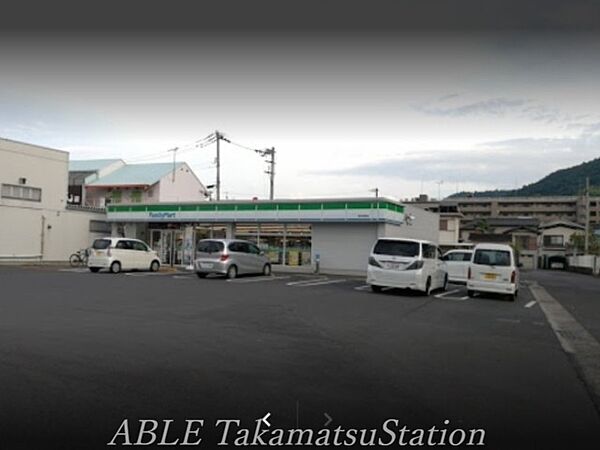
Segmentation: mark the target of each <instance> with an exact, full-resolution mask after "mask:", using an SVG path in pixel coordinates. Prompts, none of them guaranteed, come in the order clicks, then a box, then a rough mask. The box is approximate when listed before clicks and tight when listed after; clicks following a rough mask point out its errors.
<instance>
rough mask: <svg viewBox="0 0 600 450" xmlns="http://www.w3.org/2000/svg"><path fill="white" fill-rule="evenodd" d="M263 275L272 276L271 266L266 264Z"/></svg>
mask: <svg viewBox="0 0 600 450" xmlns="http://www.w3.org/2000/svg"><path fill="white" fill-rule="evenodd" d="M263 275H264V276H265V277H268V276H271V264H265V267H263Z"/></svg>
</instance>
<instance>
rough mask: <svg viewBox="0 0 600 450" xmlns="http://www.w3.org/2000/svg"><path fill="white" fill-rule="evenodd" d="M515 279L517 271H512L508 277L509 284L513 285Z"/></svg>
mask: <svg viewBox="0 0 600 450" xmlns="http://www.w3.org/2000/svg"><path fill="white" fill-rule="evenodd" d="M516 279H517V271H516V270H513V271H512V274H511V275H510V282H511V283H512V284H515V280H516Z"/></svg>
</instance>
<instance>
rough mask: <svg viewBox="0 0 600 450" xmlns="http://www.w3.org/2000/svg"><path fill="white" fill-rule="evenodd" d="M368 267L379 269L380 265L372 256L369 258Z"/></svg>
mask: <svg viewBox="0 0 600 450" xmlns="http://www.w3.org/2000/svg"><path fill="white" fill-rule="evenodd" d="M369 265H370V266H375V267H381V264H379V261H377V260H376V259H375V258H374V257H373V256H369Z"/></svg>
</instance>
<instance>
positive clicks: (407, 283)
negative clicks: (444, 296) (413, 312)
mask: <svg viewBox="0 0 600 450" xmlns="http://www.w3.org/2000/svg"><path fill="white" fill-rule="evenodd" d="M367 284H370V285H371V289H372V290H373V292H380V291H381V289H382V288H383V287H395V288H408V289H415V290H418V291H422V292H424V293H425V294H426V295H429V293H430V292H431V291H432V290H434V289H439V288H441V289H443V290H446V286H447V285H448V274H447V272H446V265H445V264H444V261H442V254H441V252H440V250H439V248H438V247H437V245H436V244H434V243H433V242H429V241H421V240H415V239H401V238H380V239H378V240H377V242H376V243H375V245H374V246H373V250H372V251H371V256H369V264H368V267H367Z"/></svg>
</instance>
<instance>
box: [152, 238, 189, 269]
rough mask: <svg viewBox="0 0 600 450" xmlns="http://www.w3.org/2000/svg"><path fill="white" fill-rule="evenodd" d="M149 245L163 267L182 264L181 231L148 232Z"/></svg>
mask: <svg viewBox="0 0 600 450" xmlns="http://www.w3.org/2000/svg"><path fill="white" fill-rule="evenodd" d="M150 236H151V240H150V245H151V246H152V249H153V250H154V251H156V252H157V253H158V256H159V258H160V261H161V263H162V265H163V266H171V267H173V266H179V265H181V264H182V262H183V231H181V230H150Z"/></svg>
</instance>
